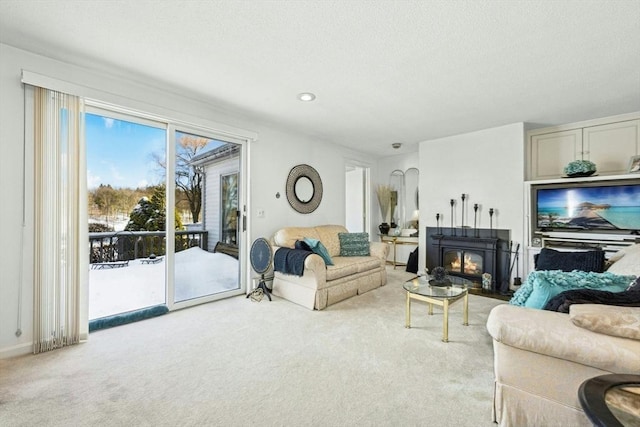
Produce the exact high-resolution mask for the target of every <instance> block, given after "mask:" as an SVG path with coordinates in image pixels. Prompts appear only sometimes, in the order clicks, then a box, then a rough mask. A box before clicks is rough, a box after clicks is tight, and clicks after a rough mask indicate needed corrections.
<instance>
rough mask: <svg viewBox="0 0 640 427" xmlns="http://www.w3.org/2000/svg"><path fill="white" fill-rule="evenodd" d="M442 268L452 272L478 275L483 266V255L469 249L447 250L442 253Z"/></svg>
mask: <svg viewBox="0 0 640 427" xmlns="http://www.w3.org/2000/svg"><path fill="white" fill-rule="evenodd" d="M444 268H445V269H446V270H448V271H450V272H452V273H462V274H466V275H470V276H480V275H481V274H482V272H483V268H484V267H483V257H482V255H481V254H478V253H476V252H471V251H460V250H452V251H447V252H445V254H444Z"/></svg>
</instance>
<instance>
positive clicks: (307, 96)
mask: <svg viewBox="0 0 640 427" xmlns="http://www.w3.org/2000/svg"><path fill="white" fill-rule="evenodd" d="M298 99H299V100H300V101H305V102H309V101H313V100H314V99H316V96H315V95H314V94H312V93H311V92H302V93H299V94H298Z"/></svg>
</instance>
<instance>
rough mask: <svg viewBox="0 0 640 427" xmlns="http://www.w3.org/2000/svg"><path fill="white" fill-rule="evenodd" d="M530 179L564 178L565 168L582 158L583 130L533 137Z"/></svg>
mask: <svg viewBox="0 0 640 427" xmlns="http://www.w3.org/2000/svg"><path fill="white" fill-rule="evenodd" d="M530 150H531V156H530V159H531V163H530V165H529V167H530V169H529V171H530V174H531V177H530V179H552V178H559V177H560V176H562V174H563V171H564V167H565V166H566V165H567V164H568V163H569V162H572V161H574V160H576V159H581V158H582V129H575V130H567V131H563V132H553V133H546V134H543V135H533V136H531V146H530Z"/></svg>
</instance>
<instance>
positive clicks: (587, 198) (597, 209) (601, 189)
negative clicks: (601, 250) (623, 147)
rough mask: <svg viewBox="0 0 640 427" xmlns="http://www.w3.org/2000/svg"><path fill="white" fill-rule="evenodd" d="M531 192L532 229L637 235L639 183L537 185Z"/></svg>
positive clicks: (631, 181)
mask: <svg viewBox="0 0 640 427" xmlns="http://www.w3.org/2000/svg"><path fill="white" fill-rule="evenodd" d="M531 189H532V195H531V207H532V209H533V210H534V212H532V214H533V218H532V219H533V223H534V224H533V225H534V229H535V230H538V231H591V232H599V233H625V234H638V233H639V232H640V180H636V179H633V180H631V179H629V180H618V181H591V182H585V183H575V182H573V183H567V184H540V185H533V186H532V187H531Z"/></svg>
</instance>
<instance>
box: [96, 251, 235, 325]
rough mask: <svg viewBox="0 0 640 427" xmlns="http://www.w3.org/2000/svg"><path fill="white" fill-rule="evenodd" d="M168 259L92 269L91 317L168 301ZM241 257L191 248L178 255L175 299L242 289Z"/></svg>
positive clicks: (134, 261) (136, 261) (176, 260)
mask: <svg viewBox="0 0 640 427" xmlns="http://www.w3.org/2000/svg"><path fill="white" fill-rule="evenodd" d="M165 267H166V265H165V259H164V257H163V259H162V261H161V262H159V263H156V264H142V263H141V262H140V260H139V259H137V260H133V261H129V265H128V266H127V267H121V268H111V269H109V268H107V269H100V270H93V269H92V270H90V272H89V319H97V318H100V317H105V316H110V315H113V314H119V313H124V312H127V311H131V310H137V309H140V308H145V307H150V306H153V305H158V304H164V303H165ZM239 288H240V280H239V267H238V260H237V259H235V258H233V257H231V256H228V255H224V254H221V253H211V252H207V251H204V250H202V249H200V248H197V247H196V248H190V249H187V250H184V251H181V252H178V253H176V254H175V293H176V301H184V300H188V299H192V298H197V297H201V296H204V295H210V294H215V293H218V292H222V291H226V290H231V289H239Z"/></svg>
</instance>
